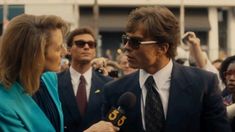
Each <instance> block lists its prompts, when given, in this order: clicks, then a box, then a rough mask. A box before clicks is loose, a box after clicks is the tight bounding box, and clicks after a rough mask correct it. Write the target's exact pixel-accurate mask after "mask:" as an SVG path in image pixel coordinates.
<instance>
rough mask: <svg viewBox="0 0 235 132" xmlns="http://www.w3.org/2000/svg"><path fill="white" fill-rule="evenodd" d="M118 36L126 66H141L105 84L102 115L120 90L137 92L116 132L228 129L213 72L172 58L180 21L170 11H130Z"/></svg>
mask: <svg viewBox="0 0 235 132" xmlns="http://www.w3.org/2000/svg"><path fill="white" fill-rule="evenodd" d="M122 40H123V44H124V49H125V51H126V54H127V57H128V61H129V65H130V66H131V67H132V68H136V69H140V70H138V71H137V72H134V73H132V74H130V75H127V76H125V77H123V78H121V79H119V80H117V81H114V82H111V83H108V84H107V85H105V88H104V111H103V112H104V115H105V114H106V113H107V112H108V110H109V109H110V107H111V106H117V104H116V102H117V100H118V98H119V97H120V96H121V95H122V94H123V93H125V92H127V91H129V92H133V93H134V94H135V95H136V97H137V103H136V105H135V106H134V108H133V109H129V110H126V111H125V113H126V117H127V119H126V120H125V124H124V125H123V126H122V127H121V129H120V131H121V132H123V131H125V132H142V131H146V132H230V131H231V130H230V126H229V123H228V120H227V117H226V111H225V108H224V106H223V102H222V98H221V96H220V91H219V89H218V81H217V77H216V75H214V74H213V73H209V72H206V71H202V70H200V69H197V68H191V67H185V66H182V65H179V64H177V63H175V62H174V57H175V55H176V48H177V44H179V23H178V21H177V19H176V17H175V16H174V15H173V14H172V12H171V11H170V10H168V9H167V8H165V7H161V6H153V7H141V8H137V9H135V10H133V11H132V12H131V13H130V15H129V17H128V21H127V26H126V33H125V34H124V35H123V36H122Z"/></svg>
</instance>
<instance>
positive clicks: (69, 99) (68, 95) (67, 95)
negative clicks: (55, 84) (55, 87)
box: [60, 70, 81, 120]
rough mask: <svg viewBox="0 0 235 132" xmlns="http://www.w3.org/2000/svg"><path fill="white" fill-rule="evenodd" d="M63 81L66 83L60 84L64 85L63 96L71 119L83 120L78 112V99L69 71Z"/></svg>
mask: <svg viewBox="0 0 235 132" xmlns="http://www.w3.org/2000/svg"><path fill="white" fill-rule="evenodd" d="M61 80H63V81H64V82H60V83H61V85H62V88H61V95H62V96H63V99H64V103H65V107H66V108H67V110H68V111H69V112H70V114H71V118H74V120H77V119H81V115H80V112H79V110H78V106H77V102H76V98H75V95H74V91H73V86H72V82H71V76H70V71H69V70H66V73H65V75H64V76H63V78H62V79H61Z"/></svg>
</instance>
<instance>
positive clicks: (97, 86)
mask: <svg viewBox="0 0 235 132" xmlns="http://www.w3.org/2000/svg"><path fill="white" fill-rule="evenodd" d="M101 90H102V82H101V80H100V78H99V77H97V75H96V73H95V72H92V79H91V89H90V96H89V102H88V107H87V111H89V109H93V107H95V104H96V103H97V101H98V100H97V99H100V96H99V95H100V94H101V92H103V91H101Z"/></svg>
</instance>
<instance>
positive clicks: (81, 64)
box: [58, 28, 111, 132]
mask: <svg viewBox="0 0 235 132" xmlns="http://www.w3.org/2000/svg"><path fill="white" fill-rule="evenodd" d="M67 47H68V51H69V53H70V55H71V66H70V68H69V69H68V70H65V71H64V72H61V73H59V74H58V85H59V96H60V100H61V103H62V109H63V114H64V124H65V126H64V130H65V132H75V131H76V132H81V131H84V130H85V129H87V128H88V127H89V126H91V125H92V124H94V123H96V122H98V121H100V120H101V103H102V96H103V95H102V94H103V89H102V88H103V85H104V84H105V83H106V82H108V81H110V80H111V78H108V77H105V76H103V75H102V74H100V73H98V72H96V71H94V70H93V69H92V66H91V61H92V60H93V59H94V58H95V57H96V40H95V37H94V35H93V32H92V30H91V29H89V28H80V29H75V30H73V31H72V32H71V33H70V34H69V36H68V39H67Z"/></svg>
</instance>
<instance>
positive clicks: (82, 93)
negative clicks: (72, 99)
mask: <svg viewBox="0 0 235 132" xmlns="http://www.w3.org/2000/svg"><path fill="white" fill-rule="evenodd" d="M76 99H77V104H78V108H79V111H80V114H81V116H84V113H85V110H86V107H87V97H86V80H85V78H84V76H83V75H81V77H80V83H79V85H78V90H77V96H76Z"/></svg>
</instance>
